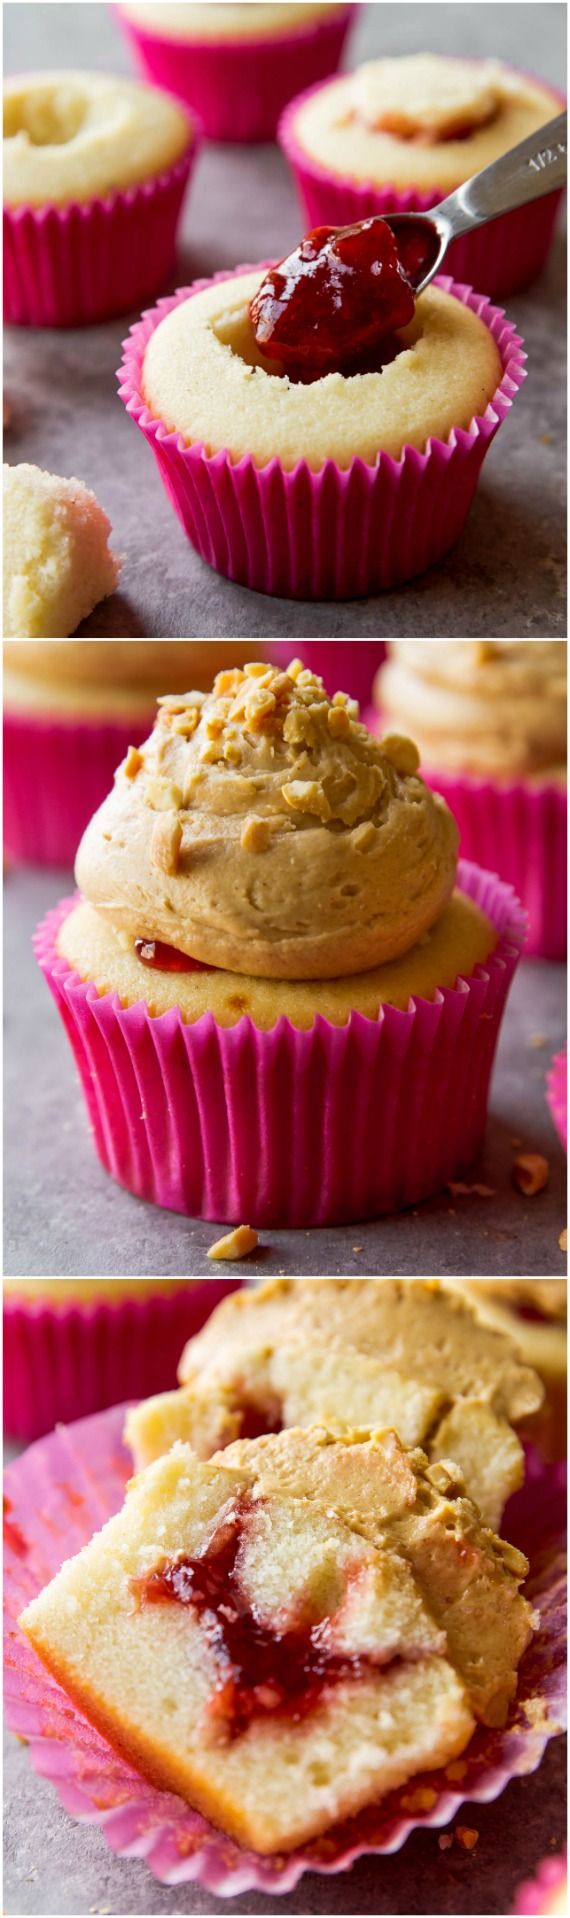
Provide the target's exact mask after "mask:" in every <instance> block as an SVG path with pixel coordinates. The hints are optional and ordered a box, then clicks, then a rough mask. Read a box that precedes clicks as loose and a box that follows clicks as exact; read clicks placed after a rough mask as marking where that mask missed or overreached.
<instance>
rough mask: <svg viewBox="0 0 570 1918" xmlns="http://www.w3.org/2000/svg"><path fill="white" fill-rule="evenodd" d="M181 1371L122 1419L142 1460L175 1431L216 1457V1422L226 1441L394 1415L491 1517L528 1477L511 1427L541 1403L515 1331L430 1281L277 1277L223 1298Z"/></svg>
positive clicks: (377, 1421) (407, 1435) (389, 1419)
mask: <svg viewBox="0 0 570 1918" xmlns="http://www.w3.org/2000/svg"><path fill="white" fill-rule="evenodd" d="M179 1378H180V1380H181V1384H182V1387H183V1390H182V1391H181V1392H171V1393H167V1394H165V1395H163V1396H161V1397H159V1398H156V1399H151V1400H149V1401H147V1403H146V1404H142V1405H140V1406H139V1407H137V1408H135V1409H134V1410H133V1411H132V1412H130V1413H129V1415H128V1419H127V1425H126V1437H127V1442H128V1443H129V1444H130V1445H131V1446H132V1448H133V1453H134V1457H135V1463H136V1464H137V1465H138V1466H141V1465H145V1464H148V1463H149V1461H150V1460H151V1459H153V1458H156V1457H157V1456H159V1454H160V1453H161V1452H162V1451H165V1450H166V1449H167V1447H168V1446H169V1445H171V1444H172V1443H173V1442H174V1440H175V1439H176V1438H182V1439H186V1440H189V1441H190V1443H191V1444H192V1446H193V1447H194V1450H195V1451H196V1452H197V1453H198V1454H199V1455H200V1456H201V1457H208V1456H209V1455H210V1453H211V1451H212V1436H213V1434H214V1433H215V1431H216V1425H217V1427H218V1430H219V1433H220V1436H219V1439H218V1445H224V1444H225V1443H227V1442H228V1439H230V1438H237V1437H240V1436H245V1437H248V1436H252V1437H253V1436H255V1435H256V1433H259V1432H261V1431H263V1430H265V1431H276V1430H279V1429H280V1428H281V1427H282V1426H291V1425H310V1424H311V1423H313V1422H315V1421H317V1422H318V1421H322V1422H323V1423H324V1424H328V1425H330V1424H331V1422H332V1423H334V1424H335V1425H343V1424H346V1425H348V1426H350V1425H353V1426H354V1425H384V1424H385V1425H393V1426H394V1427H395V1429H396V1431H397V1432H398V1433H399V1436H400V1438H401V1439H402V1440H403V1441H404V1443H405V1444H408V1445H418V1444H421V1445H424V1446H425V1449H426V1451H427V1452H428V1453H429V1456H430V1458H431V1459H433V1460H434V1461H435V1460H437V1459H439V1458H452V1459H454V1461H455V1463H456V1464H457V1465H458V1466H459V1467H460V1468H461V1470H462V1472H463V1475H464V1478H465V1483H466V1485H467V1488H468V1491H469V1493H470V1496H471V1497H472V1498H473V1499H474V1500H475V1502H476V1503H477V1504H478V1505H479V1507H480V1510H481V1512H482V1514H483V1516H484V1517H485V1518H486V1520H487V1522H488V1523H489V1524H491V1525H495V1526H496V1525H498V1524H499V1522H500V1518H501V1514H502V1511H503V1508H504V1506H505V1504H506V1501H507V1499H508V1498H509V1497H510V1495H511V1492H513V1491H515V1490H516V1489H517V1487H518V1486H519V1485H520V1484H521V1483H522V1473H523V1454H522V1448H521V1444H520V1441H519V1438H518V1437H517V1433H516V1430H515V1429H514V1428H515V1427H516V1426H517V1425H519V1424H520V1423H521V1422H522V1421H523V1420H526V1419H528V1418H530V1417H531V1415H533V1414H534V1413H536V1411H537V1409H538V1407H539V1406H540V1404H541V1400H542V1386H541V1384H540V1380H539V1379H538V1378H537V1376H536V1374H535V1373H534V1372H533V1371H532V1370H531V1369H530V1368H529V1367H527V1366H525V1365H523V1364H522V1363H521V1360H520V1357H519V1354H518V1353H517V1352H516V1350H515V1349H514V1347H513V1346H512V1344H511V1343H510V1341H509V1340H508V1338H505V1337H501V1336H500V1335H498V1334H497V1333H496V1332H494V1331H491V1330H489V1329H488V1328H487V1327H486V1326H481V1325H479V1324H478V1323H477V1320H476V1318H475V1315H474V1313H473V1311H472V1310H471V1309H470V1308H469V1306H468V1305H466V1304H465V1303H464V1302H463V1301H461V1300H459V1299H456V1298H453V1297H451V1296H449V1295H448V1294H447V1293H446V1292H445V1291H444V1290H443V1289H442V1288H441V1286H440V1285H439V1283H438V1282H437V1281H435V1280H429V1281H427V1280H401V1279H365V1280H354V1279H350V1280H345V1279H319V1280H314V1279H310V1280H301V1279H293V1280H274V1281H270V1282H269V1283H268V1284H267V1285H264V1286H262V1287H260V1288H259V1289H258V1290H256V1291H255V1292H245V1293H242V1294H241V1296H239V1297H236V1298H233V1299H231V1300H229V1301H228V1302H227V1303H224V1304H222V1305H221V1306H220V1308H219V1310H218V1311H217V1312H215V1313H214V1314H213V1316H212V1318H211V1319H210V1321H209V1323H208V1325H207V1327H206V1328H205V1330H204V1331H203V1332H202V1333H200V1334H199V1336H198V1337H197V1338H195V1339H191V1340H190V1342H189V1344H188V1345H187V1346H186V1349H185V1351H184V1352H183V1354H182V1359H181V1362H180V1366H179ZM216 1408H217V1409H216ZM240 1421H241V1425H240ZM252 1421H254V1423H253V1424H252Z"/></svg>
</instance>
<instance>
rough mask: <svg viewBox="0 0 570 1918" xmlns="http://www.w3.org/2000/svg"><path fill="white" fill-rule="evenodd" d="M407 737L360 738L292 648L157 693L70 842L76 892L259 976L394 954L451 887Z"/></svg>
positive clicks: (433, 915) (431, 801)
mask: <svg viewBox="0 0 570 1918" xmlns="http://www.w3.org/2000/svg"><path fill="white" fill-rule="evenodd" d="M417 767H418V754H417V751H416V748H415V746H414V745H413V744H412V742H411V741H410V740H409V739H406V738H402V737H398V736H390V737H388V738H386V739H384V740H382V741H380V742H379V741H377V740H375V739H373V738H372V737H371V735H370V734H369V733H368V732H367V730H366V728H365V727H364V726H362V725H360V724H359V722H358V707H357V705H356V703H355V702H354V701H353V700H350V699H349V698H348V697H347V695H346V694H344V693H336V694H335V696H334V698H333V699H332V700H330V699H329V698H328V697H327V694H326V692H325V689H324V686H323V683H322V680H321V679H319V678H318V677H317V675H316V674H314V673H312V672H309V671H306V670H304V668H303V666H302V664H301V662H300V661H298V660H296V661H294V662H293V663H292V665H291V666H290V667H289V669H288V671H287V672H281V671H279V670H278V669H277V668H275V667H272V666H266V665H263V664H262V663H259V664H258V663H255V664H252V665H248V666H246V667H245V669H244V670H243V671H241V670H240V669H235V670H228V671H224V672H221V673H218V676H217V678H216V680H215V682H214V687H213V691H212V692H211V693H210V694H203V693H199V692H191V693H188V694H186V695H183V696H180V697H176V696H170V697H168V698H165V699H162V700H161V701H160V703H159V713H158V718H157V722H156V725H155V727H154V730H153V732H152V734H151V736H150V739H149V740H148V741H147V742H146V745H144V746H142V747H141V748H140V751H139V750H135V749H133V748H131V750H130V752H129V754H128V756H127V759H126V760H125V761H124V762H123V764H122V766H120V767H119V770H118V772H117V774H116V777H115V785H114V789H113V791H112V793H111V794H110V795H109V797H108V799H106V800H105V802H104V804H103V806H102V807H101V808H100V810H99V812H98V813H96V814H95V817H94V819H93V820H92V821H91V824H90V825H89V826H88V828H87V832H86V833H85V835H84V838H83V840H82V842H81V845H80V848H79V852H78V856H77V863H76V877H77V883H78V885H79V886H80V888H81V891H82V893H83V894H84V896H85V897H86V899H87V900H88V901H89V902H90V903H91V905H93V906H94V907H95V908H96V910H97V912H98V913H100V914H102V915H103V916H104V917H106V918H107V919H108V920H109V921H110V922H111V923H112V925H113V926H114V927H115V928H116V929H117V931H119V932H121V933H123V934H124V935H125V936H126V937H128V938H129V939H130V940H134V939H138V938H142V939H145V940H159V941H161V942H163V943H164V944H167V945H169V946H172V947H175V948H177V949H178V950H179V951H181V952H184V953H186V954H187V955H189V956H190V957H192V958H195V959H199V960H201V961H202V963H204V964H206V965H211V966H220V967H222V968H225V969H228V970H231V971H235V972H241V973H248V974H250V975H254V976H258V977H260V978H283V979H312V978H322V979H325V978H336V977H340V976H342V975H346V974H350V973H354V972H364V971H366V970H367V969H368V968H369V967H372V966H375V965H379V964H381V963H382V962H384V961H385V960H388V959H391V958H395V957H397V956H398V955H400V954H401V953H404V952H407V951H409V950H410V949H411V947H412V946H414V945H415V944H416V942H417V941H418V940H419V939H421V938H422V936H423V934H424V933H426V932H427V931H428V930H429V928H430V926H432V925H434V924H435V921H436V920H437V919H438V917H439V915H440V914H441V912H442V911H443V908H444V906H445V904H446V902H447V900H448V899H449V897H450V895H451V892H452V890H453V884H454V878H455V867H456V854H457V828H456V825H455V821H454V820H453V818H452V816H451V813H450V812H449V811H448V810H447V807H446V806H445V804H444V802H443V801H442V800H441V799H440V798H438V797H437V796H436V795H434V794H432V793H431V792H430V791H429V790H428V789H427V788H426V787H425V786H424V784H423V782H422V780H421V779H419V778H418V776H417Z"/></svg>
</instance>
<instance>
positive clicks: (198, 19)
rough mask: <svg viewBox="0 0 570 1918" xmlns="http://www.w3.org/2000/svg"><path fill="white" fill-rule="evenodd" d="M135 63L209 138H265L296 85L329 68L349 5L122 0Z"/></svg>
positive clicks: (121, 10)
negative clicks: (131, 1)
mask: <svg viewBox="0 0 570 1918" xmlns="http://www.w3.org/2000/svg"><path fill="white" fill-rule="evenodd" d="M118 13H119V18H120V20H121V22H122V24H123V27H124V29H125V32H126V34H127V36H128V39H129V40H130V42H131V45H132V47H133V49H134V52H135V56H136V59H137V62H138V64H139V66H140V67H141V68H142V71H143V73H144V74H146V75H147V76H148V78H149V79H150V80H153V81H155V82H157V83H158V85H159V86H164V87H166V88H167V90H168V92H169V93H176V94H178V96H179V98H180V99H182V100H184V101H185V102H186V104H187V105H188V106H190V107H192V108H193V109H195V111H196V113H197V114H198V115H199V118H200V121H201V124H202V126H203V128H204V131H205V133H207V135H208V137H209V139H211V140H271V139H273V137H274V134H275V129H276V126H277V122H278V119H279V115H280V113H281V111H282V109H283V107H284V106H286V104H287V101H288V100H290V99H291V96H292V94H293V93H296V92H297V91H298V88H299V86H311V85H312V84H313V83H314V82H315V81H316V80H323V79H324V78H325V77H326V75H327V74H329V73H335V72H336V69H337V67H338V63H339V60H340V56H341V53H342V49H343V46H344V42H345V39H346V35H347V32H348V28H349V25H350V21H351V18H352V15H353V9H352V7H351V6H329V5H326V4H324V5H323V4H320V0H319V4H316V3H314V4H312V5H309V6H295V5H291V4H290V0H281V4H280V5H279V6H269V5H265V0H263V4H260V3H259V0H257V4H256V5H255V6H241V5H239V4H236V0H232V4H231V5H230V6H224V5H220V4H218V5H216V6H215V7H212V6H211V5H206V6H170V5H164V4H163V0H159V4H158V5H157V4H155V5H153V6H121V7H119V8H118Z"/></svg>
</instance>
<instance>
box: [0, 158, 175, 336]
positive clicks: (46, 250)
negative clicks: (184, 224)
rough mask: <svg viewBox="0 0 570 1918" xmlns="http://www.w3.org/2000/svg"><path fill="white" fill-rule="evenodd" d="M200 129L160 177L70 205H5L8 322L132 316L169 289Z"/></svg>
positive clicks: (88, 321)
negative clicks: (163, 288) (131, 312)
mask: <svg viewBox="0 0 570 1918" xmlns="http://www.w3.org/2000/svg"><path fill="white" fill-rule="evenodd" d="M199 143H200V142H199V134H198V129H197V127H194V128H193V131H192V140H191V144H190V145H189V147H188V150H187V152H186V153H184V154H183V155H182V156H181V158H180V159H179V160H177V161H176V163H175V165H174V166H172V167H169V168H168V169H167V170H165V171H164V172H163V173H161V174H158V175H157V176H156V178H155V179H154V180H145V181H144V182H143V183H142V185H140V186H134V187H129V188H127V189H126V190H125V191H119V190H118V189H117V191H116V192H114V193H111V194H109V195H108V196H107V197H106V198H104V199H93V200H89V201H87V202H86V203H85V204H80V203H77V202H75V201H70V202H69V204H68V205H67V206H63V207H58V206H45V207H26V206H24V207H5V208H4V319H5V321H8V322H11V323H12V324H13V325H15V326H61V327H67V326H87V325H93V324H94V323H95V322H96V321H101V320H107V319H111V318H112V317H113V316H114V315H115V314H118V313H128V312H129V310H130V308H131V307H137V306H140V304H141V302H142V301H143V300H148V299H151V298H152V296H153V294H154V293H156V292H158V291H159V289H160V287H161V286H164V283H165V280H167V279H168V276H169V274H170V272H171V271H172V267H173V264H174V256H175V237H176V227H177V223H178V217H179V213H180V209H181V206H182V201H183V198H184V193H185V189H186V185H187V182H188V179H189V177H190V173H191V170H192V168H193V166H194V162H195V159H196V155H197V152H198V147H199Z"/></svg>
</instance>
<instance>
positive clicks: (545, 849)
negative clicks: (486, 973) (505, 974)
mask: <svg viewBox="0 0 570 1918" xmlns="http://www.w3.org/2000/svg"><path fill="white" fill-rule="evenodd" d="M422 776H423V778H424V779H425V780H426V782H427V784H428V786H432V787H433V788H434V790H435V791H436V792H439V793H442V794H443V798H444V799H445V800H446V801H447V804H448V806H449V807H450V810H451V812H452V813H454V814H455V818H456V820H457V824H458V826H459V832H460V847H461V852H462V854H463V856H464V858H465V859H473V860H475V862H476V864H478V865H482V866H487V867H489V868H492V869H493V870H495V871H496V870H497V869H498V871H499V872H500V875H501V878H502V879H507V880H508V881H509V884H510V885H511V886H513V887H514V890H515V892H516V893H517V895H518V898H519V899H521V900H522V903H523V906H524V908H525V912H527V913H528V919H529V936H528V940H527V944H526V947H525V951H526V954H527V956H530V955H534V956H537V957H538V956H539V957H541V958H543V959H563V958H564V957H565V954H566V913H567V800H566V792H565V789H564V788H563V787H561V786H558V785H555V784H554V782H552V783H548V784H547V783H545V784H544V785H533V784H532V783H531V781H530V780H514V781H513V782H512V783H509V784H505V785H497V784H496V783H494V782H493V780H490V779H475V778H473V777H470V776H469V774H467V773H464V774H456V773H447V772H444V773H442V772H439V771H438V772H432V771H431V769H430V768H429V767H427V768H424V767H422Z"/></svg>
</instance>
